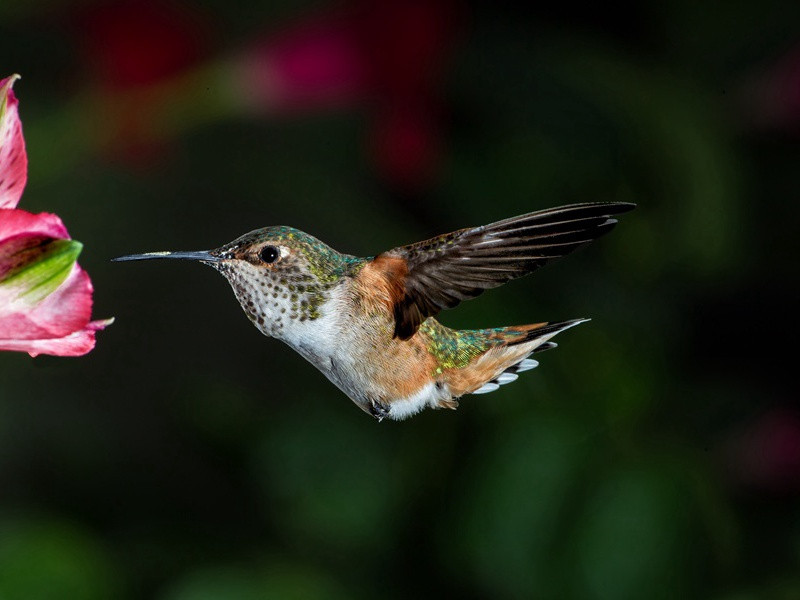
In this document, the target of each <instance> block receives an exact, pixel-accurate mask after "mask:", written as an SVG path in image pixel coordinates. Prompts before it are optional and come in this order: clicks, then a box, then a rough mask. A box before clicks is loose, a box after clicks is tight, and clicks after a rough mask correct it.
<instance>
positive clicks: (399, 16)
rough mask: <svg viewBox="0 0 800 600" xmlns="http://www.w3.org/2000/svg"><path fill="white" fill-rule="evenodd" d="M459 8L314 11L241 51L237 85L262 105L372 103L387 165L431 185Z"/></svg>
mask: <svg viewBox="0 0 800 600" xmlns="http://www.w3.org/2000/svg"><path fill="white" fill-rule="evenodd" d="M459 16H460V15H459V11H458V10H457V5H456V3H454V2H451V1H449V0H433V1H429V2H422V1H419V0H408V1H404V2H399V1H393V0H390V1H386V2H364V3H357V4H355V5H353V6H351V7H349V9H347V10H342V11H341V12H339V13H336V14H331V15H318V16H313V17H306V18H304V19H303V20H300V21H298V22H297V23H295V24H290V25H288V26H286V27H284V28H283V29H282V30H280V32H278V33H275V34H273V35H271V36H268V37H266V38H264V39H263V40H259V41H258V42H257V43H254V44H252V45H250V46H248V47H246V48H245V49H244V50H243V51H242V52H241V53H239V54H238V55H237V56H236V57H235V59H234V61H233V65H234V88H235V90H236V91H237V93H238V94H239V95H240V97H241V98H242V99H243V100H244V101H245V103H246V105H247V106H249V107H250V109H251V110H254V111H256V112H261V113H264V114H271V113H284V114H286V113H288V114H297V113H303V112H305V113H309V112H312V111H320V110H331V109H338V108H353V107H355V108H360V109H365V110H366V113H367V118H368V121H369V122H370V124H371V126H370V128H369V131H368V134H367V135H368V140H367V141H368V144H367V147H368V149H369V151H370V156H371V158H372V161H373V162H374V163H375V165H376V166H377V168H378V170H379V172H380V173H381V174H382V175H383V176H384V177H386V178H387V179H388V180H390V181H392V182H393V183H397V184H400V185H410V186H417V185H420V184H424V183H426V182H427V181H428V180H429V179H430V177H431V176H432V175H433V174H434V173H435V171H436V167H437V166H438V161H439V157H440V154H441V137H442V131H441V129H442V128H441V122H440V121H441V119H440V116H441V115H440V113H441V112H442V110H441V105H442V100H441V89H440V85H441V79H442V73H443V71H444V67H445V64H446V60H447V58H448V57H449V53H450V49H451V46H452V44H453V41H454V38H455V32H456V30H457V28H458V25H459Z"/></svg>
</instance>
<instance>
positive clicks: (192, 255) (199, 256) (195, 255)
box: [111, 250, 222, 262]
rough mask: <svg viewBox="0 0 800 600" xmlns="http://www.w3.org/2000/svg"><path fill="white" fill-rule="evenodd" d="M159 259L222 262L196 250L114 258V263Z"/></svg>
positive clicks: (206, 252) (204, 251)
mask: <svg viewBox="0 0 800 600" xmlns="http://www.w3.org/2000/svg"><path fill="white" fill-rule="evenodd" d="M157 258H178V259H181V260H201V261H203V262H219V261H220V260H222V259H221V258H219V257H218V256H214V255H213V254H210V253H209V252H208V250H196V251H194V252H145V253H144V254H128V255H127V256H118V257H117V258H112V259H111V260H112V261H114V262H124V261H127V260H154V259H157Z"/></svg>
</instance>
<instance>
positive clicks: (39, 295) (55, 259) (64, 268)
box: [0, 240, 83, 305]
mask: <svg viewBox="0 0 800 600" xmlns="http://www.w3.org/2000/svg"><path fill="white" fill-rule="evenodd" d="M82 249H83V244H81V243H80V242H77V241H75V240H52V241H50V242H48V243H47V244H42V245H40V246H37V247H36V248H35V249H28V250H25V251H23V253H22V254H24V257H21V258H23V260H22V261H21V262H20V263H18V264H16V265H14V268H13V270H12V271H10V272H9V273H8V274H7V276H6V277H4V278H3V280H2V281H0V291H2V290H5V291H7V292H11V296H12V298H14V300H16V301H20V300H21V301H24V302H25V303H26V304H29V305H34V304H37V303H38V302H41V301H42V300H44V299H45V298H46V297H47V296H49V295H50V294H52V293H53V292H54V291H55V290H56V289H57V288H58V286H60V285H61V284H62V283H64V280H65V279H66V278H67V277H68V276H69V274H70V272H71V271H72V266H73V265H74V264H75V261H77V260H78V256H79V255H80V253H81V250H82Z"/></svg>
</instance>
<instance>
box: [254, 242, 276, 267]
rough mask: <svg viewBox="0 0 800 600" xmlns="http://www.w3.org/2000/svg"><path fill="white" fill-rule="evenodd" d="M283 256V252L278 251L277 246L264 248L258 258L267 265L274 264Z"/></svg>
mask: <svg viewBox="0 0 800 600" xmlns="http://www.w3.org/2000/svg"><path fill="white" fill-rule="evenodd" d="M280 255H281V251H280V250H278V249H277V248H276V247H275V246H264V247H263V248H262V249H261V252H259V253H258V257H259V258H260V259H261V260H263V261H264V262H265V263H267V264H269V263H274V262H275V261H276V260H278V258H279V257H280Z"/></svg>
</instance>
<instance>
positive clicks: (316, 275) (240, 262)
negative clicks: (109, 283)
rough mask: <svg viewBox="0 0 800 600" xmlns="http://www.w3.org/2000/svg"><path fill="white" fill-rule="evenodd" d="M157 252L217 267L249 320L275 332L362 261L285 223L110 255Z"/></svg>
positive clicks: (155, 255)
mask: <svg viewBox="0 0 800 600" xmlns="http://www.w3.org/2000/svg"><path fill="white" fill-rule="evenodd" d="M160 258H177V259H187V260H198V261H200V262H202V263H204V264H207V265H209V266H211V267H213V268H214V269H216V270H217V271H219V272H220V273H221V274H222V275H223V276H224V277H225V278H226V279H227V280H228V282H229V283H230V285H231V287H232V288H233V291H234V294H236V298H237V300H238V301H239V304H241V306H242V309H244V311H245V313H246V314H247V316H248V318H249V319H250V320H251V321H252V322H253V324H254V325H255V326H256V327H258V329H260V330H261V331H262V332H263V333H265V334H266V335H271V336H275V337H283V335H282V334H284V333H285V332H284V329H285V328H286V327H290V326H291V323H293V322H305V321H308V320H314V319H317V318H318V317H319V316H320V310H321V307H322V305H323V304H324V303H325V302H326V301H327V300H328V298H329V297H330V290H331V289H332V288H333V287H334V286H335V285H336V284H337V283H338V282H339V281H340V280H341V278H342V276H343V275H346V274H347V273H349V272H350V271H351V270H353V269H355V268H357V266H358V265H359V264H361V262H362V261H361V259H357V258H355V257H353V256H349V255H345V254H341V253H339V252H336V251H335V250H333V249H332V248H330V247H329V246H328V245H326V244H324V243H323V242H321V241H320V240H318V239H316V238H315V237H313V236H310V235H308V234H307V233H304V232H302V231H299V230H297V229H294V228H292V227H284V226H278V227H264V228H262V229H256V230H254V231H251V232H249V233H246V234H244V235H243V236H240V237H238V238H236V239H235V240H233V241H232V242H229V243H227V244H225V245H224V246H221V247H219V248H216V249H214V250H208V251H199V252H151V253H148V254H135V255H131V256H122V257H120V258H117V259H114V260H146V259H160Z"/></svg>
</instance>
